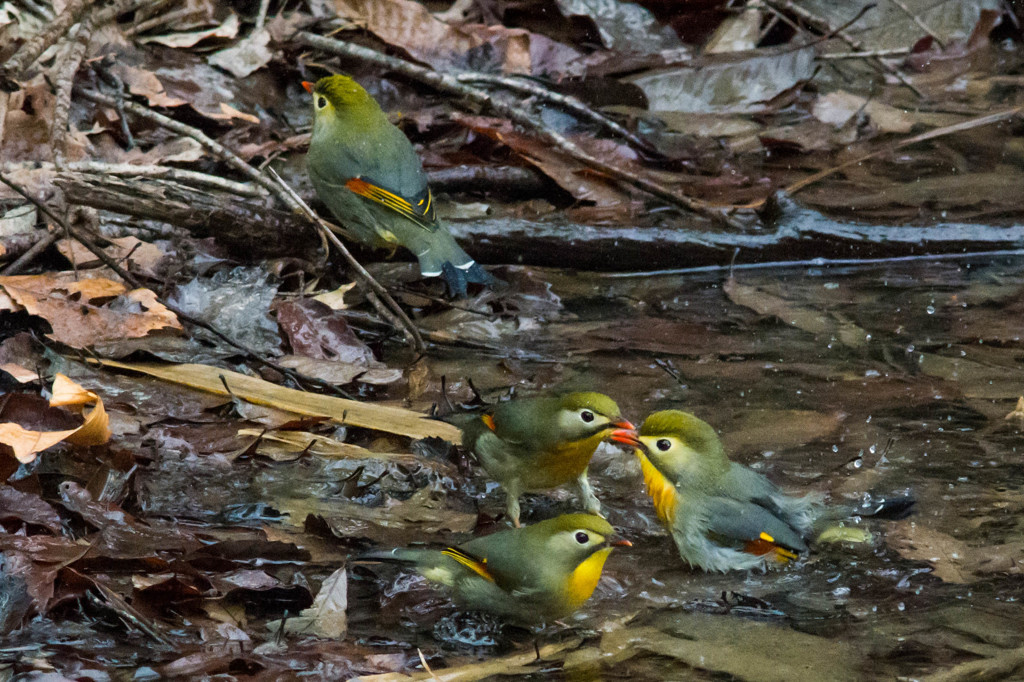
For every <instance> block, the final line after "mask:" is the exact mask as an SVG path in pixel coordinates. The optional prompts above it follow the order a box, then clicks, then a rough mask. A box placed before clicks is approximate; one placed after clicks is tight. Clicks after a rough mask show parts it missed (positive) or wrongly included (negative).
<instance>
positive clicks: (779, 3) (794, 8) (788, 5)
mask: <svg viewBox="0 0 1024 682" xmlns="http://www.w3.org/2000/svg"><path fill="white" fill-rule="evenodd" d="M764 2H765V5H767V7H768V8H769V9H771V10H772V11H775V12H783V11H786V12H792V13H793V14H794V15H796V16H797V17H799V18H800V19H802V20H803V21H806V22H807V23H808V24H810V25H812V26H815V27H817V29H818V30H819V31H822V32H823V33H832V32H833V29H832V25H831V24H829V23H828V20H827V19H823V18H821V17H819V16H818V15H816V14H814V13H812V12H809V11H808V10H806V9H804V8H803V7H801V6H800V5H798V4H796V3H795V2H794V1H793V0H764ZM871 6H872V5H868V6H866V7H871ZM862 11H863V10H862ZM835 36H836V37H837V38H839V39H840V40H842V41H843V42H844V43H846V44H847V45H849V46H850V47H851V48H853V49H854V50H856V51H859V52H863V51H865V50H864V43H862V42H861V41H859V40H857V39H856V38H854V37H853V36H851V35H850V34H849V33H847V32H846V31H836V32H835ZM870 61H871V63H872V64H873V65H874V66H875V68H878V69H881V70H882V71H885V72H886V73H888V74H890V75H891V76H893V77H894V78H896V79H897V80H899V82H900V83H901V84H902V85H903V86H904V87H906V88H908V89H909V90H910V91H911V92H913V93H914V94H915V95H917V96H918V97H919V98H921V99H924V93H922V92H921V91H920V90H918V89H917V87H916V86H915V85H914V84H913V83H911V82H910V81H909V80H907V77H906V76H904V75H903V73H902V72H901V71H900V70H899V69H897V68H896V67H895V66H893V65H892V64H889V63H887V62H885V61H882V60H881V59H877V58H872V59H871V60H870Z"/></svg>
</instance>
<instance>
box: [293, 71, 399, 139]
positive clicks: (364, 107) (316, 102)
mask: <svg viewBox="0 0 1024 682" xmlns="http://www.w3.org/2000/svg"><path fill="white" fill-rule="evenodd" d="M302 85H303V87H305V88H306V90H308V91H309V92H310V93H311V94H312V95H313V117H314V120H313V126H314V132H315V130H316V128H317V127H319V126H321V125H324V124H330V123H333V122H338V123H341V124H345V125H349V124H351V123H352V122H360V121H364V122H365V121H369V120H374V121H376V119H377V117H379V116H382V115H383V112H382V111H381V109H380V105H378V104H377V101H376V100H374V99H373V97H371V96H370V93H368V92H367V91H366V89H365V88H363V86H361V85H360V84H359V83H356V82H355V81H354V80H352V79H351V78H349V77H348V76H342V75H340V74H336V75H333V76H326V77H324V78H321V79H320V80H318V81H317V82H316V83H315V84H311V83H308V82H307V83H303V84H302Z"/></svg>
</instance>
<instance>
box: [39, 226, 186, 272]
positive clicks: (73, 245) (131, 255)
mask: <svg viewBox="0 0 1024 682" xmlns="http://www.w3.org/2000/svg"><path fill="white" fill-rule="evenodd" d="M110 242H111V246H108V247H106V248H104V249H103V252H104V253H106V254H107V255H108V256H110V257H111V258H113V259H114V260H116V261H117V262H119V263H121V264H122V265H125V266H127V267H130V269H131V270H132V271H133V272H138V273H141V274H144V275H146V276H147V277H156V276H157V271H156V267H157V265H159V263H160V261H162V260H163V259H164V258H165V257H166V256H167V254H166V253H164V252H163V250H162V249H161V248H160V247H159V246H157V245H156V244H151V243H149V242H144V241H142V240H141V239H139V238H138V237H131V236H129V237H117V238H115V239H111V240H110ZM57 250H58V251H60V253H61V255H62V256H64V257H65V258H67V259H68V261H70V262H71V263H74V264H75V266H76V267H78V268H93V267H98V266H100V265H101V261H100V260H99V259H98V258H96V256H95V255H94V254H93V252H92V251H90V250H89V249H87V248H85V247H84V246H82V243H81V242H80V241H78V240H77V239H61V240H60V241H58V242H57Z"/></svg>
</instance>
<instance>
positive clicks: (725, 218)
mask: <svg viewBox="0 0 1024 682" xmlns="http://www.w3.org/2000/svg"><path fill="white" fill-rule="evenodd" d="M298 39H299V40H300V41H301V42H302V43H304V44H305V45H308V46H309V47H313V48H316V49H318V50H322V51H324V52H329V53H331V54H336V55H340V56H343V57H349V58H352V59H358V60H361V61H365V62H370V63H372V64H376V65H378V66H381V67H383V68H386V69H389V70H392V71H397V72H399V73H402V74H403V75H405V76H408V77H410V78H414V79H416V80H418V81H420V82H422V83H425V84H427V85H430V86H431V87H433V88H434V89H436V90H439V91H441V92H447V93H450V94H453V95H457V96H458V97H460V98H462V99H466V100H469V101H470V102H473V103H474V104H477V105H479V106H483V107H487V108H489V109H491V110H492V111H494V112H495V113H497V114H498V115H499V116H503V117H504V118H507V119H509V120H511V121H514V122H516V123H518V124H519V125H522V126H524V127H526V128H528V129H530V130H533V131H535V132H536V133H538V134H539V135H540V136H541V137H543V138H545V139H546V140H547V141H548V142H550V143H552V144H553V145H555V146H556V147H558V148H559V149H561V150H562V151H563V152H564V153H565V154H567V155H568V156H570V157H572V158H573V159H575V160H576V161H579V162H580V163H583V164H584V165H587V166H589V167H591V168H593V169H595V170H598V171H600V172H602V173H604V174H605V175H608V176H610V177H612V178H614V179H616V180H618V181H620V182H622V183H624V184H627V185H631V186H633V187H636V188H638V189H641V190H643V191H644V192H647V193H648V194H650V195H652V196H655V197H657V198H659V199H661V200H662V201H665V202H666V203H668V204H671V205H673V206H679V207H681V208H684V209H687V210H689V211H691V212H693V213H697V214H698V215H702V216H705V217H707V218H709V219H711V220H714V221H717V222H719V223H722V224H725V225H727V226H729V227H732V228H734V229H743V225H742V224H741V223H740V222H739V221H738V220H736V219H735V218H733V217H732V216H731V215H728V214H727V213H725V212H724V211H722V210H721V209H719V208H716V207H714V206H711V205H710V204H708V203H706V202H703V201H700V200H698V199H693V198H691V197H687V196H683V195H680V194H677V193H676V192H673V191H671V190H669V189H668V188H666V187H663V186H662V185H660V184H658V183H656V182H653V181H651V180H647V179H646V178H641V177H637V176H635V175H633V174H631V173H628V172H626V171H624V170H622V169H620V168H617V167H615V166H612V165H609V164H607V163H605V162H604V161H601V160H600V159H597V158H595V157H593V156H591V155H590V154H588V153H586V152H585V151H583V150H582V149H580V148H579V147H578V146H577V145H576V144H575V143H574V142H572V141H571V140H569V139H568V138H566V137H565V136H563V135H562V134H560V133H558V132H557V131H555V130H552V129H551V128H549V127H547V126H545V125H544V124H543V123H542V122H541V121H540V118H539V117H538V116H535V115H533V114H531V113H529V112H527V111H525V110H524V109H521V108H519V107H515V106H512V105H510V104H506V103H504V102H501V101H499V100H496V99H494V98H493V97H491V96H490V95H489V94H487V93H486V92H485V91H483V90H480V89H479V88H474V87H470V86H468V85H466V84H464V83H460V82H459V80H458V79H457V78H456V77H455V76H452V75H450V74H444V73H438V72H437V71H433V70H432V69H429V68H426V67H423V66H419V65H417V64H413V63H411V62H407V61H404V60H402V59H398V58H396V57H391V56H388V55H384V54H381V53H380V52H377V51H376V50H371V49H369V48H367V47H363V46H361V45H355V44H353V43H347V42H344V41H341V40H334V39H332V38H325V37H323V36H319V35H316V34H315V33H309V32H308V31H300V32H299V33H298ZM474 113H475V112H474Z"/></svg>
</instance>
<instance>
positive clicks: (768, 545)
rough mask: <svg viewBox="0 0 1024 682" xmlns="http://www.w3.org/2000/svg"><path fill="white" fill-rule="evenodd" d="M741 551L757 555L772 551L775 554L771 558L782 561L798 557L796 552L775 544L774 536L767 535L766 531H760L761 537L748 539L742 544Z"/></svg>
mask: <svg viewBox="0 0 1024 682" xmlns="http://www.w3.org/2000/svg"><path fill="white" fill-rule="evenodd" d="M743 551H744V552H746V553H747V554H756V555H757V556H763V555H765V554H771V553H772V552H774V553H775V556H774V557H773V558H774V559H775V560H776V561H779V562H782V563H786V562H787V561H794V560H796V559H797V558H798V556H797V554H796V552H791V551H790V550H788V549H786V548H785V547H780V546H779V545H777V544H775V538H773V537H772V536H771V535H768V533H761V537H759V538H757V539H756V540H748V541H747V543H746V544H745V545H744V546H743Z"/></svg>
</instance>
